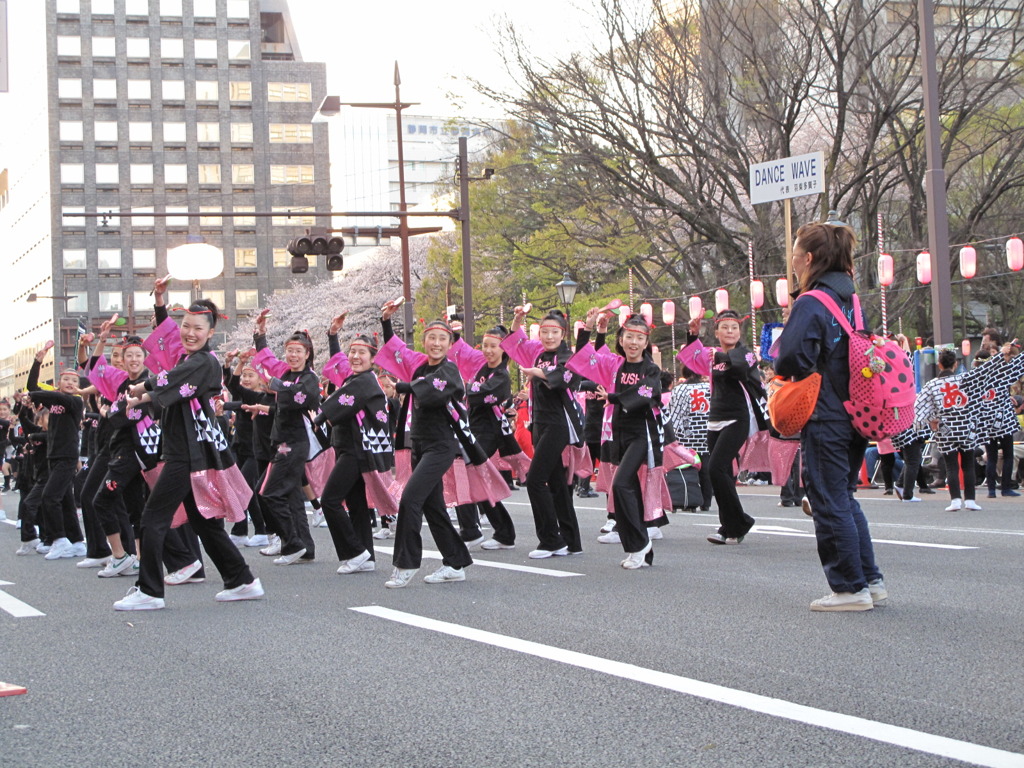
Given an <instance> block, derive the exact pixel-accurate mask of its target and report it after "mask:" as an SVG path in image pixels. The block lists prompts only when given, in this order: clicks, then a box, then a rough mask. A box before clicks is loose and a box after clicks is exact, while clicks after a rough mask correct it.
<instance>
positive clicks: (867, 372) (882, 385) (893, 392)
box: [803, 291, 916, 440]
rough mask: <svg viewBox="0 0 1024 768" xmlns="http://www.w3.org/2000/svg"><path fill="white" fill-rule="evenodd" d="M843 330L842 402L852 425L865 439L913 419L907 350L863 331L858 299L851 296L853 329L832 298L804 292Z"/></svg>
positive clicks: (903, 426)
mask: <svg viewBox="0 0 1024 768" xmlns="http://www.w3.org/2000/svg"><path fill="white" fill-rule="evenodd" d="M803 295H804V296H813V297H814V298H816V299H817V300H818V301H820V302H821V303H822V304H823V305H824V306H825V309H827V310H828V311H829V312H831V313H832V316H833V317H834V318H835V319H836V322H837V323H839V325H840V327H841V328H842V329H843V330H844V331H846V335H847V336H848V337H849V345H850V347H849V354H850V399H849V400H847V401H846V402H845V403H843V406H844V407H845V408H846V412H847V413H849V414H850V419H851V420H852V421H853V427H854V429H856V430H857V431H858V432H859V433H860V434H862V435H863V436H864V437H866V438H868V439H869V440H882V439H884V438H886V437H892V436H893V435H895V434H898V433H900V432H902V431H903V430H905V429H906V428H907V427H909V426H910V425H911V423H913V421H914V398H915V396H916V391H915V387H914V371H913V369H912V368H911V366H910V359H909V358H908V357H907V353H906V352H904V351H903V350H902V349H901V348H900V346H899V345H898V344H897V343H896V342H895V341H892V340H890V339H886V338H884V337H882V336H876V335H875V334H873V333H871V332H870V331H866V330H864V329H863V328H862V327H861V325H862V324H863V320H862V315H861V311H860V299H859V298H858V297H857V294H854V295H853V316H854V320H855V321H856V323H857V328H856V330H854V329H853V328H851V327H850V322H849V320H847V319H846V315H845V314H844V313H843V311H842V310H841V309H840V308H839V306H838V305H837V304H836V302H835V300H834V299H833V298H832V297H831V296H829V295H828V294H827V293H825V292H824V291H807V293H805V294H803Z"/></svg>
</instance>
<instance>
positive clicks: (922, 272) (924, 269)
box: [917, 251, 932, 285]
mask: <svg viewBox="0 0 1024 768" xmlns="http://www.w3.org/2000/svg"><path fill="white" fill-rule="evenodd" d="M931 281H932V255H931V254H930V253H928V251H921V252H920V253H919V254H917V282H919V283H921V284H922V285H928V283H930V282H931Z"/></svg>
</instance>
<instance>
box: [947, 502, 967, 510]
mask: <svg viewBox="0 0 1024 768" xmlns="http://www.w3.org/2000/svg"><path fill="white" fill-rule="evenodd" d="M963 506H964V503H963V502H962V501H960V499H953V500H952V501H951V502H949V506H948V507H946V511H947V512H958V511H960V510H961V509H963Z"/></svg>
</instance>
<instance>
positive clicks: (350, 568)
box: [338, 549, 373, 574]
mask: <svg viewBox="0 0 1024 768" xmlns="http://www.w3.org/2000/svg"><path fill="white" fill-rule="evenodd" d="M366 563H370V565H371V566H372V565H373V561H372V560H370V553H369V552H368V551H367V550H365V549H364V550H363V551H362V552H360V553H359V554H358V555H356V556H355V557H353V558H350V559H349V560H344V561H342V563H341V567H340V568H338V573H340V574H347V573H359V572H360V571H366V570H370V571H372V570H373V568H372V567H371V568H363V567H362V566H363V565H365V564H366Z"/></svg>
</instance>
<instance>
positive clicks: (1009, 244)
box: [1006, 237, 1024, 272]
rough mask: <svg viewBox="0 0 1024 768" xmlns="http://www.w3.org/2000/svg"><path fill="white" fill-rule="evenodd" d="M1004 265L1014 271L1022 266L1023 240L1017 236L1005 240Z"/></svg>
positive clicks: (1023, 265)
mask: <svg viewBox="0 0 1024 768" xmlns="http://www.w3.org/2000/svg"><path fill="white" fill-rule="evenodd" d="M1006 266H1008V267H1009V268H1010V269H1012V270H1013V271H1014V272H1019V271H1020V270H1021V268H1024V242H1021V239H1020V238H1019V237H1011V238H1010V239H1009V240H1007V241H1006Z"/></svg>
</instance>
